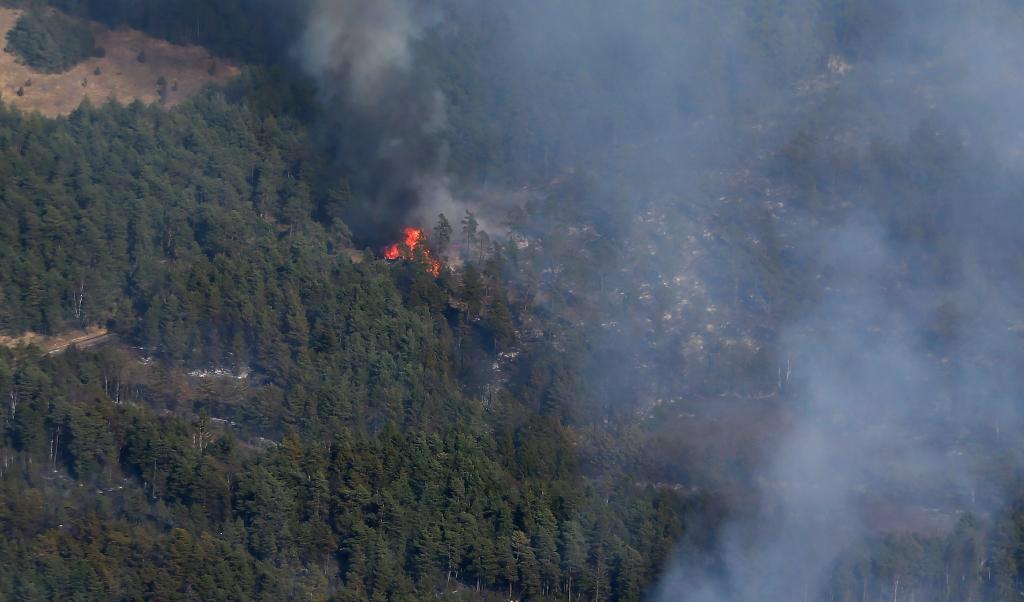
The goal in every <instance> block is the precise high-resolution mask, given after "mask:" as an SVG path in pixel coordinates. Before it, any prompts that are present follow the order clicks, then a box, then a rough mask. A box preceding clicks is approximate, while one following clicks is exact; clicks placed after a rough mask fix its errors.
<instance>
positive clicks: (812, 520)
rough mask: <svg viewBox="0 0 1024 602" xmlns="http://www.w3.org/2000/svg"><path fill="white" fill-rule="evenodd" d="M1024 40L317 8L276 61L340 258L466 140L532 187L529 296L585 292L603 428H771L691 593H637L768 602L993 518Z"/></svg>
mask: <svg viewBox="0 0 1024 602" xmlns="http://www.w3.org/2000/svg"><path fill="white" fill-rule="evenodd" d="M440 24H443V25H444V26H445V27H444V28H439V27H438V26H439V25H440ZM439 29H444V31H445V33H444V34H443V35H442V36H441V37H434V36H437V35H438V34H437V32H438V30H439ZM1021 34H1024V26H1022V21H1021V14H1020V11H1019V9H1016V8H1015V7H1014V5H1013V4H1012V3H1011V2H1009V0H1006V1H1003V0H985V1H983V2H976V3H965V2H957V1H953V0H943V1H936V2H926V1H923V0H920V1H913V2H899V3H895V2H881V3H879V2H854V1H852V0H850V1H814V0H789V1H782V2H775V3H765V2H756V1H753V0H751V1H746V0H729V1H725V2H704V1H701V0H693V1H683V2H678V1H668V0H649V1H646V2H640V3H637V2H627V1H626V0H604V1H602V2H590V1H587V0H556V1H541V0H525V1H523V2H519V3H515V5H514V6H512V7H509V6H505V5H503V4H500V3H479V2H470V1H468V0H447V1H445V2H441V1H438V2H436V3H431V2H413V1H412V0H381V1H379V2H372V3H366V2H356V1H330V0H317V1H315V2H314V3H313V5H312V8H311V13H310V17H309V20H308V26H307V28H306V31H305V33H304V35H303V36H302V41H301V44H299V46H298V56H299V57H300V60H301V64H302V65H303V67H304V69H305V70H306V71H307V72H308V73H309V74H310V75H312V76H313V77H314V78H315V79H316V80H317V82H318V83H319V87H320V90H321V92H322V95H323V101H324V104H325V107H326V108H327V111H326V113H327V114H328V115H329V124H330V125H331V127H330V131H329V132H327V133H326V134H325V135H327V136H328V137H329V138H330V139H331V140H333V141H335V144H337V146H338V154H339V155H340V157H341V158H342V163H343V167H344V168H345V171H346V173H351V174H352V176H353V177H354V178H355V182H354V184H355V185H354V188H356V189H357V190H358V191H360V192H361V193H362V194H365V195H366V196H367V202H366V203H363V204H361V207H363V208H362V209H360V210H358V211H357V213H356V214H355V215H353V216H351V217H349V221H351V222H352V225H353V228H354V229H355V230H356V231H357V232H360V234H361V235H362V236H364V237H366V238H367V239H368V240H371V241H374V242H383V241H384V240H387V239H390V238H392V237H393V236H394V235H395V229H396V227H397V226H398V225H400V222H401V220H403V219H407V218H408V217H409V216H410V215H414V214H416V212H417V211H419V212H420V213H429V211H424V208H425V207H431V208H433V207H437V206H440V205H446V206H447V207H450V209H447V212H448V213H449V215H451V213H454V212H456V211H457V210H456V209H454V208H455V207H457V206H458V204H457V203H456V202H455V201H454V197H455V196H457V195H454V194H453V193H452V189H453V187H454V185H453V184H452V181H453V179H454V178H455V177H456V176H454V175H453V174H452V173H451V171H452V170H450V167H451V166H450V165H449V154H450V152H452V151H453V150H460V149H461V152H465V153H466V154H465V156H460V157H462V158H461V159H460V160H461V161H465V160H466V159H465V157H469V156H471V155H472V153H470V152H466V151H465V147H471V148H472V149H474V150H476V147H475V146H474V145H473V142H474V141H475V140H476V138H473V136H474V135H478V134H479V133H478V132H469V131H468V130H469V125H467V124H477V125H478V124H479V123H481V122H484V123H485V124H486V127H485V128H484V129H486V128H487V127H489V128H492V129H494V130H498V131H499V133H498V134H496V135H494V138H496V139H498V140H499V143H498V144H494V145H493V146H496V147H498V148H499V149H500V150H499V151H495V152H494V153H492V154H489V155H486V158H487V161H490V162H491V163H494V164H498V163H501V164H503V165H507V166H508V170H509V172H511V174H505V176H506V177H507V178H509V179H510V180H512V181H513V183H515V184H517V185H518V184H523V185H526V186H531V187H533V188H534V189H540V190H542V192H540V193H538V194H537V195H536V196H538V197H540V198H539V200H538V202H537V206H538V207H540V210H536V211H534V212H533V214H532V215H531V217H530V218H529V219H530V220H532V221H529V223H527V224H526V225H525V226H524V227H523V232H524V233H525V235H526V236H529V237H530V238H531V242H532V243H533V244H532V245H531V247H530V249H531V250H532V249H541V250H542V252H546V253H545V256H544V257H541V258H540V259H538V261H548V262H550V263H549V264H548V265H544V266H543V268H544V269H543V270H541V272H542V273H544V274H549V275H550V276H546V277H547V278H549V280H548V281H547V282H546V285H547V286H549V287H550V288H551V290H555V289H558V290H560V291H561V292H563V293H566V292H567V291H568V292H571V294H572V295H573V296H577V297H578V296H582V292H586V291H590V292H592V294H591V298H590V299H589V302H590V304H591V306H592V307H591V312H592V313H590V314H583V313H582V311H581V312H580V315H586V316H588V317H591V318H593V321H594V322H599V324H588V325H587V328H589V329H590V330H591V331H592V332H597V333H598V334H597V335H595V336H596V339H597V340H596V342H595V343H594V347H595V348H596V349H598V350H599V351H608V356H607V357H600V354H599V353H598V352H595V356H594V357H593V358H591V360H592V361H591V364H590V367H591V369H592V370H593V378H591V379H589V380H590V381H592V382H596V383H619V384H618V386H617V387H612V386H611V385H609V387H608V388H607V389H608V390H607V391H605V394H606V395H607V396H608V397H609V403H610V404H621V405H623V406H628V408H629V409H630V410H631V411H633V410H639V411H644V410H646V409H649V407H650V406H653V405H656V404H672V403H681V402H682V400H685V399H688V398H699V399H700V403H703V404H716V403H721V404H724V403H729V401H730V400H731V399H732V398H733V397H735V396H737V395H745V396H747V397H749V398H752V399H760V398H762V397H765V398H771V399H772V400H773V401H776V402H778V403H779V404H780V405H782V406H784V412H785V413H786V416H787V419H786V420H785V421H783V422H784V423H785V424H788V425H789V426H788V427H787V428H786V430H785V431H784V432H782V433H781V434H779V436H777V437H776V438H775V439H774V440H773V442H772V444H771V445H770V446H769V447H768V448H767V449H764V450H762V453H761V458H762V459H761V461H760V462H758V463H757V465H756V467H755V469H754V474H755V477H754V482H751V483H747V486H748V487H750V489H751V490H752V492H753V493H752V494H751V495H750V497H749V500H748V502H749V508H745V509H743V511H742V512H739V513H738V514H737V517H736V518H735V520H733V521H732V522H731V523H729V524H727V525H726V526H725V527H724V530H723V532H722V533H721V534H720V535H719V538H718V540H719V541H720V542H721V547H720V549H719V550H718V551H717V562H716V563H715V566H714V567H712V569H710V570H709V569H708V568H707V567H706V566H702V563H699V562H698V563H694V562H691V560H692V559H685V558H681V559H680V561H679V562H678V563H677V566H674V567H672V569H671V570H670V571H669V572H668V573H667V574H666V575H665V576H664V578H663V580H662V582H661V584H660V586H659V591H658V599H664V600H680V599H682V600H694V601H696V602H725V601H732V600H736V601H744V600H764V601H766V602H774V601H776V600H780V601H781V600H792V599H817V598H819V597H820V596H821V593H822V591H823V588H825V587H826V586H827V581H828V578H829V574H830V571H831V570H832V568H833V566H834V564H835V562H836V559H837V558H838V557H839V556H840V554H842V553H843V551H844V550H846V549H848V548H849V547H850V546H852V545H855V544H857V543H859V542H861V541H862V540H864V539H865V538H867V537H870V536H871V534H873V533H875V532H877V531H879V530H885V529H892V528H896V529H901V530H913V529H916V528H919V527H920V528H927V529H930V530H934V529H936V528H939V529H943V528H948V527H949V525H950V524H951V522H952V521H954V520H955V519H956V517H957V516H959V515H960V514H961V513H963V512H965V511H970V512H975V513H981V514H984V513H987V512H990V511H993V510H995V509H997V508H998V507H999V506H1000V504H1002V503H1003V502H1004V499H1005V492H1004V491H1003V490H1002V488H1001V487H1002V483H1000V482H999V479H996V478H993V477H992V476H991V475H990V474H989V473H988V472H987V471H986V470H984V469H983V466H984V465H986V464H991V463H992V462H993V461H994V459H995V458H997V457H1008V458H1009V460H1008V461H1009V463H1010V466H1012V467H1019V466H1020V464H1019V458H1018V455H1019V451H1020V449H1019V446H1018V445H1017V444H1016V443H1015V442H1014V441H1013V440H1012V438H1011V437H1010V435H1009V433H1011V432H1013V431H1014V429H1018V428H1019V427H1020V426H1021V424H1020V419H1021V416H1020V413H1019V411H1018V409H1017V406H1018V405H1019V399H1018V396H1017V393H1016V392H1017V391H1020V390H1022V387H1021V385H1024V383H1022V382H1021V376H1020V375H1021V374H1022V373H1024V372H1022V371H1021V370H1020V368H1021V367H1024V366H1022V364H1024V362H1022V359H1024V355H1022V354H1021V352H1020V350H1019V347H1020V333H1021V332H1022V330H1024V311H1022V310H1024V308H1022V307H1021V303H1022V301H1021V300H1022V299H1024V295H1022V293H1024V290H1022V289H1024V280H1022V278H1021V274H1022V272H1021V268H1022V267H1024V245H1022V243H1021V241H1020V237H1019V235H1018V233H1017V232H1016V229H1017V224H1020V223H1021V218H1022V217H1024V215H1022V209H1021V207H1020V204H1019V202H1016V201H1015V199H1016V198H1017V196H1016V195H1019V193H1020V192H1021V191H1022V190H1024V173H1022V168H1024V165H1022V149H1024V139H1022V136H1024V134H1022V132H1024V127H1022V126H1024V120H1022V118H1021V113H1020V109H1019V107H1021V106H1024V85H1022V81H1021V77H1020V75H1019V73H1020V69H1019V66H1018V62H1019V57H1020V56H1024V53H1022V51H1024V35H1021ZM445 36H447V37H445ZM453 41H454V42H453ZM460 41H462V42H466V46H472V47H473V48H475V51H474V52H468V53H466V54H465V55H463V54H462V50H463V48H462V46H460V45H459V43H460ZM426 42H430V43H431V44H432V45H434V44H441V45H444V44H452V47H454V48H455V50H454V51H453V52H452V53H453V54H454V55H456V56H457V57H458V59H459V60H462V61H463V63H461V64H459V65H458V69H459V70H460V73H463V74H469V75H467V79H470V80H472V79H473V77H470V76H475V78H476V81H475V86H476V87H470V84H466V83H465V82H461V83H464V84H465V85H466V86H467V87H466V88H465V89H461V88H458V86H453V85H452V83H451V82H441V81H440V80H439V78H438V77H437V73H438V72H437V70H436V67H437V66H438V65H439V64H440V65H442V66H443V65H444V62H443V61H441V62H440V63H438V62H433V63H429V64H428V62H425V57H424V55H423V53H422V52H421V50H422V46H423V45H424V44H425V43H426ZM433 58H436V57H433ZM442 83H444V86H442ZM470 83H473V82H470ZM442 89H444V90H446V91H449V90H454V92H455V93H461V94H464V96H465V98H462V99H460V102H459V103H457V106H456V103H450V102H449V100H450V99H449V98H448V96H449V95H448V94H445V93H442V92H441V90H442ZM481 107H483V108H481ZM453 124H455V125H453ZM453 130H455V131H456V132H457V134H458V136H461V137H463V138H466V139H469V140H470V142H466V141H465V140H463V141H462V147H460V149H452V148H450V141H451V140H452V139H453ZM479 135H480V136H481V137H483V138H484V139H486V135H487V133H486V132H484V133H483V134H479ZM479 146H481V147H482V146H485V145H483V144H481V145H479ZM580 174H583V175H580ZM517 180H518V181H517ZM581 180H582V181H585V182H586V185H579V186H576V187H575V188H573V187H570V186H568V185H565V182H566V181H569V182H570V183H574V184H575V183H578V181H581ZM552 182H553V183H554V184H551V183H552ZM506 183H507V182H502V184H503V185H504V184H506ZM481 185H483V184H481ZM549 193H550V194H549ZM491 194H493V195H496V196H500V195H501V194H502V192H501V188H500V187H499V188H498V192H497V193H495V192H493V191H492V192H491ZM534 209H537V207H534ZM572 237H576V238H577V239H579V240H574V241H572V242H573V244H571V245H569V244H567V245H566V246H567V247H571V248H572V249H573V251H572V252H571V253H563V254H562V255H559V251H558V246H557V245H558V244H559V239H560V238H563V239H567V238H572ZM594 241H598V243H600V244H598V243H595V242H594ZM602 249H603V250H602ZM609 249H610V250H609ZM602 253H603V254H602ZM599 254H601V255H600V257H602V262H603V263H602V264H601V268H600V270H597V269H594V270H591V272H590V273H588V272H587V271H586V270H576V271H570V270H567V269H563V268H564V267H565V266H564V263H565V260H564V255H571V256H573V257H575V259H577V260H579V258H580V257H582V258H594V257H598V256H599ZM598 272H600V273H599V274H598ZM564 296H569V295H568V294H567V295H564ZM556 297H557V295H555V294H551V295H549V298H556ZM586 302H587V300H581V301H579V304H581V305H582V304H584V303H586ZM602 337H603V340H604V341H605V342H606V343H607V344H606V345H604V346H602V345H603V344H602V341H601V339H602ZM729 354H732V355H730V357H732V356H739V357H741V361H740V360H737V361H736V362H734V363H732V364H730V363H729V361H728V358H727V357H726V356H727V355H729ZM744 362H745V363H744ZM727 369H732V370H733V372H731V373H730V372H728V371H727ZM784 374H785V376H783V375H784ZM612 389H614V390H612ZM726 394H728V395H726ZM723 396H724V397H723ZM624 414H625V413H624ZM737 430H740V429H739V428H737ZM699 484H701V483H698V485H699ZM880 508H881V510H880ZM893 515H895V516H896V518H892V516H893ZM936 525H937V526H936Z"/></svg>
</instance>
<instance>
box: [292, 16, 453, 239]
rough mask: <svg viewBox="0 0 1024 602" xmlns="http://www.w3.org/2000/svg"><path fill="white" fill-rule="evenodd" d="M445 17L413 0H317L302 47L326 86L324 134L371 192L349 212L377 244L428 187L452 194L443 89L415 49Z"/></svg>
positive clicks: (308, 65)
mask: <svg viewBox="0 0 1024 602" xmlns="http://www.w3.org/2000/svg"><path fill="white" fill-rule="evenodd" d="M439 18H440V13H439V12H438V9H437V8H436V7H430V6H428V5H426V4H420V3H415V2H412V1H409V0H382V1H379V2H360V1H357V0H340V1H339V0H315V1H313V2H312V4H311V5H310V7H309V9H308V17H307V24H306V27H305V31H304V32H303V34H302V36H301V40H300V42H299V44H298V45H297V46H296V49H295V52H296V55H297V57H298V59H299V62H300V64H301V65H302V67H303V69H304V70H305V71H306V73H307V74H309V75H310V76H311V77H313V78H314V80H315V81H316V82H317V84H318V88H319V90H320V93H321V97H322V101H323V103H324V107H325V112H324V114H325V128H326V129H327V131H325V132H323V135H324V137H325V142H326V143H327V144H329V145H331V146H335V148H334V149H333V150H334V152H336V153H337V155H338V157H339V158H340V161H341V164H342V165H341V168H342V169H343V170H344V171H345V172H346V173H347V174H351V177H352V178H353V180H354V181H353V188H354V189H356V191H357V192H358V194H360V195H365V196H367V197H368V198H367V200H366V202H363V203H359V204H358V205H357V206H356V207H355V208H354V209H353V210H354V213H351V214H349V215H348V216H347V219H348V221H349V222H350V225H352V226H353V228H354V230H355V231H356V232H358V234H359V236H360V237H361V238H363V239H364V240H367V241H369V242H371V243H374V244H380V243H383V242H385V241H387V240H389V239H390V238H392V237H394V236H395V233H396V228H397V227H398V226H400V225H401V220H402V219H404V218H407V217H408V215H409V214H410V213H411V212H413V211H414V210H415V209H417V208H418V207H419V206H420V205H421V203H423V202H424V201H425V199H424V198H423V197H424V196H432V197H435V198H445V197H446V196H448V193H447V187H446V183H445V168H446V163H447V146H446V144H445V142H444V136H443V134H444V131H445V127H446V115H445V99H444V96H443V94H442V93H441V91H440V89H439V88H438V87H437V85H436V83H435V82H434V81H433V79H432V77H431V76H430V75H429V73H428V72H427V70H425V69H421V68H419V63H418V61H417V57H416V46H417V44H418V43H420V41H421V39H422V36H423V34H424V31H425V29H426V28H429V27H431V26H432V25H433V24H435V23H436V22H437V20H438V19H439ZM430 200H435V199H430Z"/></svg>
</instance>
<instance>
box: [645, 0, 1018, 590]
mask: <svg viewBox="0 0 1024 602" xmlns="http://www.w3.org/2000/svg"><path fill="white" fill-rule="evenodd" d="M893 14H894V15H897V16H898V17H899V18H897V19H894V20H895V21H896V23H898V25H893V24H891V23H890V24H889V27H890V29H889V30H888V32H887V35H886V36H885V37H884V38H883V39H881V40H877V42H878V44H877V45H876V46H875V47H874V48H873V49H872V52H871V54H870V56H867V57H863V58H862V60H860V61H852V64H851V65H850V66H849V68H850V69H851V73H850V74H849V76H848V77H847V78H844V79H843V80H842V81H840V82H838V83H836V84H835V87H834V89H833V90H831V91H830V92H828V93H827V94H826V95H823V98H824V99H825V101H824V103H827V105H828V106H831V107H832V108H831V109H830V110H828V111H827V112H825V115H827V116H828V118H829V119H830V120H831V121H830V122H829V123H827V124H826V125H825V126H824V128H823V129H825V130H826V131H827V132H828V134H829V135H828V136H826V137H824V138H823V139H818V140H817V141H816V142H815V143H813V144H811V145H810V146H811V148H810V152H811V153H815V154H820V155H821V158H822V161H820V162H819V163H814V161H815V159H809V160H808V161H809V162H810V163H812V164H813V165H812V166H811V167H810V168H809V174H793V173H790V174H787V176H788V177H790V178H795V179H798V180H802V179H804V178H805V177H806V178H809V179H810V180H811V181H812V184H810V185H807V186H804V187H801V188H800V189H799V190H798V191H797V192H796V194H794V195H792V197H791V198H789V199H787V202H788V203H789V204H790V205H792V206H793V207H792V208H790V209H788V210H787V211H785V212H782V211H780V212H779V213H777V214H776V215H775V216H774V220H775V223H776V226H777V227H778V229H779V231H780V232H781V236H782V238H783V239H784V240H785V241H786V243H785V244H786V245H787V246H788V247H789V252H790V254H791V256H795V257H800V258H803V259H804V260H806V261H807V262H808V263H809V264H810V266H811V267H810V273H811V274H813V276H814V279H815V280H816V281H817V282H818V286H817V287H815V290H816V291H817V293H816V294H815V296H814V297H813V302H812V303H804V304H803V307H802V310H801V311H800V312H799V315H797V316H795V317H792V318H791V319H789V320H787V322H786V323H785V324H784V326H783V329H782V332H783V334H782V336H781V338H780V346H779V347H780V353H781V354H782V355H784V356H787V357H790V358H792V361H793V365H794V377H793V381H792V383H790V386H789V392H788V395H789V397H790V398H791V399H793V401H794V403H795V405H794V406H792V410H793V411H794V415H793V425H792V426H791V427H790V428H789V429H788V430H787V431H786V432H785V433H784V434H783V436H782V439H781V440H780V442H779V443H778V445H777V447H776V448H775V449H773V450H771V453H770V454H769V455H768V460H767V462H766V464H765V466H764V467H763V470H762V472H761V478H760V480H759V487H758V493H759V498H758V499H757V501H756V502H753V503H752V505H753V509H752V510H751V511H749V512H745V513H743V516H742V517H741V518H738V519H737V520H736V521H734V522H733V523H731V524H729V525H728V526H727V527H726V528H725V531H724V533H723V534H722V537H721V541H722V542H723V543H722V549H721V563H720V565H719V566H717V567H715V568H714V569H713V570H707V569H706V568H702V567H698V566H697V565H696V564H694V563H692V562H682V561H681V564H680V566H678V567H677V568H675V569H674V570H673V571H671V572H670V573H669V574H668V575H667V576H666V577H665V578H664V580H663V582H662V584H661V586H660V588H659V589H660V594H659V596H658V598H659V599H664V600H679V599H684V600H694V601H696V602H723V601H734V600H735V601H741V600H754V599H756V600H767V601H775V600H779V601H781V600H793V599H804V600H813V599H822V598H827V597H828V595H827V593H826V592H827V591H828V589H827V588H828V587H829V586H830V583H829V579H830V576H831V572H832V570H833V569H834V568H835V563H836V561H837V559H838V558H839V557H840V555H841V554H842V553H843V552H844V551H847V550H849V549H850V548H851V547H852V546H854V545H857V544H859V543H862V542H864V541H865V540H866V539H867V538H869V537H871V536H872V535H873V534H875V533H877V532H879V531H880V530H886V529H896V530H900V531H913V530H915V529H923V530H925V531H928V532H934V531H935V530H936V529H938V530H940V531H941V530H943V529H948V528H949V527H950V526H951V525H952V523H953V522H954V521H955V520H956V517H957V516H959V515H961V514H962V513H964V512H972V513H975V514H980V515H985V514H987V513H990V512H992V511H995V510H997V509H998V508H999V507H1000V506H1001V505H1002V504H1003V503H1005V495H1006V491H1005V490H1004V487H1005V486H1007V485H1009V483H1006V482H1004V481H1002V480H1001V479H1000V478H998V477H994V476H993V474H992V473H993V472H995V469H994V468H993V467H994V466H996V465H997V464H998V463H999V462H1007V463H1008V464H1009V466H1010V467H1019V466H1020V457H1019V454H1020V446H1019V444H1017V443H1016V442H1015V441H1013V440H1012V438H1010V437H1007V434H1006V433H1007V432H1015V431H1017V430H1019V428H1020V427H1021V418H1022V416H1021V414H1020V411H1019V395H1018V391H1020V390H1021V385H1022V384H1024V383H1022V382H1021V378H1020V376H1019V374H1020V372H1019V370H1020V367H1021V365H1022V360H1024V356H1022V354H1021V352H1020V350H1019V345H1020V330H1019V325H1020V320H1021V317H1022V315H1024V313H1022V311H1024V307H1022V306H1021V302H1020V299H1021V297H1020V287H1021V283H1022V280H1021V277H1020V271H1019V260H1020V257H1021V251H1022V244H1021V241H1020V238H1019V236H1018V235H1017V234H1015V233H1013V232H1011V231H1009V230H1008V229H1007V228H1006V226H1005V224H1007V223H1019V222H1018V220H1019V219H1020V218H1021V217H1024V216H1022V211H1021V208H1020V206H1019V203H1015V202H1014V201H1012V199H1013V198H1014V197H1015V196H1016V195H1018V194H1019V193H1020V191H1021V183H1022V182H1024V180H1022V178H1021V175H1024V174H1022V173H1021V167H1022V166H1021V163H1020V149H1021V147H1020V143H1021V140H1020V134H1019V133H1020V131H1021V129H1020V126H1021V125H1022V123H1021V118H1020V115H1019V109H1018V107H1019V106H1020V105H1019V101H1020V99H1021V94H1022V92H1024V87H1022V86H1021V85H1020V84H1021V82H1020V81H1019V78H1018V77H1017V76H1016V75H1015V74H1014V71H1015V67H1014V63H1015V62H1016V59H1015V58H1013V57H1016V56H1019V52H1020V51H1021V50H1024V48H1022V47H1021V42H1020V40H1021V39H1022V37H1021V34H1022V33H1024V28H1022V22H1021V20H1020V15H1019V13H1017V12H1015V11H1014V10H1012V7H1011V5H1009V4H1005V3H1002V2H988V3H979V4H971V5H965V4H958V3H911V4H908V5H905V6H903V7H902V8H901V10H899V11H898V12H894V13H893ZM851 60H852V57H851ZM805 89H806V87H805ZM796 98H797V96H796V95H795V96H794V99H796ZM812 106H813V105H812ZM819 106H820V105H819ZM815 108H817V107H815ZM819 117H820V115H819ZM802 126H803V124H801V123H800V122H799V120H797V121H796V122H794V123H792V124H790V125H787V126H786V127H785V128H784V129H783V135H788V136H794V137H795V136H796V134H795V133H794V132H797V131H798V130H799V128H800V127H802ZM786 131H788V134H787V133H785V132H786ZM844 153H846V155H845V158H846V159H851V157H853V158H852V160H851V163H853V164H855V165H856V169H855V170H854V171H853V172H852V173H841V171H842V170H841V168H840V169H836V168H835V167H834V166H831V167H830V166H828V165H827V161H828V160H829V159H830V158H831V159H835V158H837V157H843V156H844ZM830 155H831V157H829V156H830ZM783 179H785V178H783ZM819 186H820V187H822V188H825V189H827V190H825V191H823V190H821V189H820V188H818V187H819ZM819 193H820V196H826V195H830V196H832V197H833V198H829V199H822V198H820V196H819ZM808 196H810V197H817V198H807V197H808ZM808 300H809V299H808ZM893 514H896V515H898V520H895V521H893V520H892V519H891V515H893ZM889 588H890V595H892V596H897V594H900V591H899V582H898V576H897V581H896V583H895V590H896V591H893V585H890V586H889ZM905 592H910V593H909V595H910V596H913V595H914V594H913V592H912V590H909V589H907V590H905ZM858 595H859V592H858ZM927 595H928V594H927V591H926V592H925V593H924V596H925V597H927ZM829 599H832V598H829ZM900 599H902V597H900Z"/></svg>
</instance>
